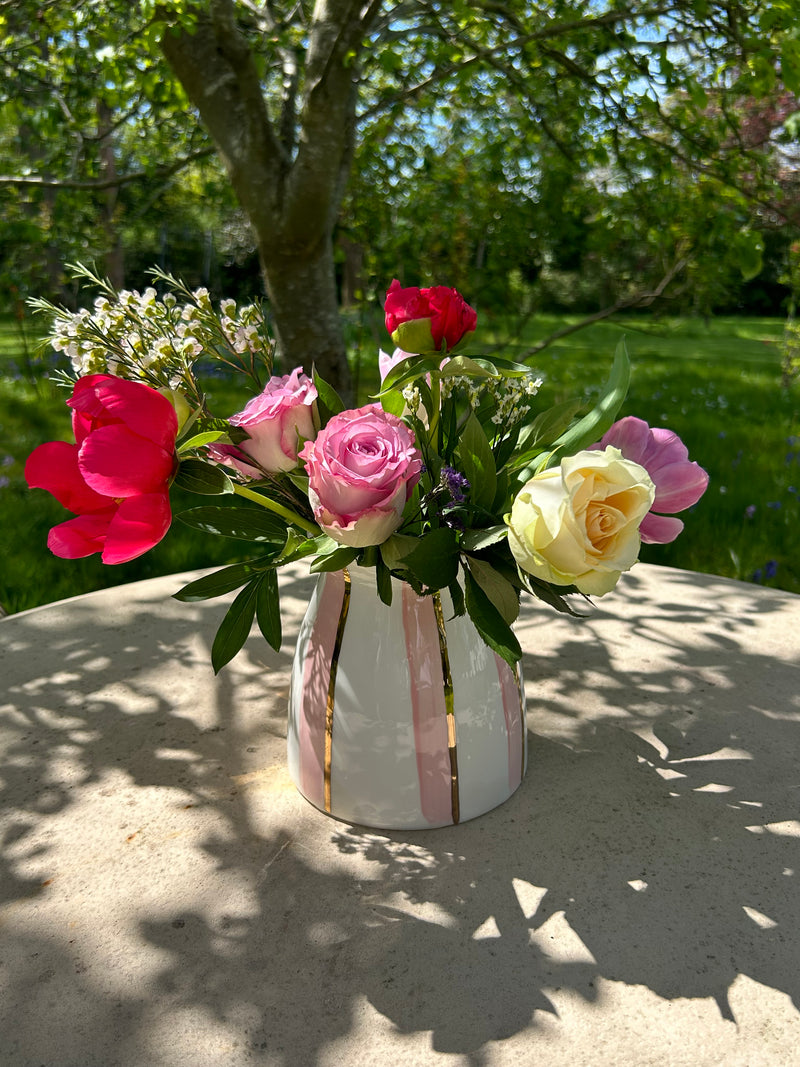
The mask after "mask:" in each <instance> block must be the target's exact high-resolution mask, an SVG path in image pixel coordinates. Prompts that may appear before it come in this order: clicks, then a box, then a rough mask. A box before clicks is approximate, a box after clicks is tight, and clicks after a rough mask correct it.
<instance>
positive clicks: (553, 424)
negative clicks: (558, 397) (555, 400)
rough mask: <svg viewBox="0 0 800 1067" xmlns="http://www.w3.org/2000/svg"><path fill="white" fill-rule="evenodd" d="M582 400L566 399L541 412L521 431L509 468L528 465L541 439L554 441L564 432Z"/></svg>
mask: <svg viewBox="0 0 800 1067" xmlns="http://www.w3.org/2000/svg"><path fill="white" fill-rule="evenodd" d="M581 407H582V404H581V402H580V400H566V401H565V402H564V403H563V404H556V405H555V406H554V407H552V408H548V409H547V411H542V412H540V413H539V414H538V415H537V416H536V418H535V419H534V420H533V422H530V423H528V425H527V426H525V427H523V429H522V430H521V431H520V434H519V438H518V440H517V452H516V454H515V455H514V458H513V459H511V460H510V461H509V463H508V469H509V470H519V468H520V467H526V466H527V465H528V464H529V463H530V461H531V459H532V458H533V457H534V450H535V448H536V446H537V445H538V443H539V442H540V441H545V442H549V441H553V440H554V439H555V438H557V437H558V435H559V434H561V433H563V432H564V431H565V430H566V428H567V427H568V426H569V424H570V423H571V422H572V420H573V418H574V417H575V415H576V414H577V413H578V411H579V410H580V409H581Z"/></svg>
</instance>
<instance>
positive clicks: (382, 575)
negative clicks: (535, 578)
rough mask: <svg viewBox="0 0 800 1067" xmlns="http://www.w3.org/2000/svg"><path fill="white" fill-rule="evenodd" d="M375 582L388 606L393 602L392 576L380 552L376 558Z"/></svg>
mask: <svg viewBox="0 0 800 1067" xmlns="http://www.w3.org/2000/svg"><path fill="white" fill-rule="evenodd" d="M375 582H376V584H377V586H378V596H379V597H380V598H381V600H382V601H383V603H384V604H386V605H387V607H388V606H389V605H390V604H391V603H392V576H391V574H390V573H389V568H388V567H387V566H386V564H385V563H384V562H383V557H382V556H381V555H380V554H379V555H378V556H377V558H376V560H375Z"/></svg>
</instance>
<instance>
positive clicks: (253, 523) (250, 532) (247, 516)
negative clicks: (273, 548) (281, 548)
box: [178, 507, 287, 545]
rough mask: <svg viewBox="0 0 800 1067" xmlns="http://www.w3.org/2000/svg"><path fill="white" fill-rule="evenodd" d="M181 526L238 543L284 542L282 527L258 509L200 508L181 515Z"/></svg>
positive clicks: (266, 513) (284, 533)
mask: <svg viewBox="0 0 800 1067" xmlns="http://www.w3.org/2000/svg"><path fill="white" fill-rule="evenodd" d="M178 518H179V519H180V520H181V522H184V523H186V525H187V526H192V527H193V528H194V529H195V530H202V531H203V532H204V533H211V534H218V535H220V536H222V537H236V538H238V539H239V540H241V541H268V542H270V543H272V544H275V545H284V544H285V542H286V530H287V527H286V523H285V522H284V521H283V519H279V518H278V516H277V515H273V514H272V512H269V511H265V510H264V509H262V508H220V507H200V508H192V509H191V510H190V511H183V512H181V514H180V515H179V516H178Z"/></svg>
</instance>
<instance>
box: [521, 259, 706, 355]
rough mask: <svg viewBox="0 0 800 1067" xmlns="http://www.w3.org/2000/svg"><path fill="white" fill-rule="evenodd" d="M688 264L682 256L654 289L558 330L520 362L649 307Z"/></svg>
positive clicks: (623, 300)
mask: <svg viewBox="0 0 800 1067" xmlns="http://www.w3.org/2000/svg"><path fill="white" fill-rule="evenodd" d="M688 262H689V258H688V256H681V258H680V259H677V260H676V261H675V262H674V263H673V264H672V266H671V267H670V268H669V270H668V271H667V273H666V274H665V275H664V277H663V278H662V279H661V281H660V282H659V283H658V285H656V287H655V288H654V289H640V290H639V291H638V292H635V293H631V294H630V296H624V297H620V299H619V300H617V301H616V302H615V303H614V304H611V306H610V307H607V308H603V309H602V310H601V311H595V313H594V314H593V315H587V316H586V317H585V318H583V319H581V320H580V322H575V323H572V325H570V326H564V327H563V329H561V330H556V331H555V333H551V334H550V336H549V337H546V338H545V339H544V341H540V342H539V344H538V345H534V346H533V348H528V349H526V350H525V351H524V352H523V353H522V355H521V356H519V357H518V359H519V361H520V362H524V361H525V360H526V359H528V358H529V357H530V356H535V355H536V354H537V352H541V351H542V349H544V348H548V347H549V346H550V345H551V344H553V342H554V341H558V340H560V339H561V338H562V337H568V336H569V335H570V334H571V333H577V332H578V330H583V329H584V328H585V327H587V326H591V325H592V324H593V323H595V322H602V321H603V319H608V318H610V317H611V316H612V315H616V313H617V312H618V311H625V310H626V309H628V308H642V307H649V306H650V305H651V304H652V303H653V302H654V301H655V300H658V298H659V297H661V296H663V295H664V290H665V289H666V288H667V286H668V285H669V284H670V282H671V281H672V280H673V279H674V278H675V276H676V275H678V274H680V272H681V271H682V270H683V269H684V267H686V265H687V263H688Z"/></svg>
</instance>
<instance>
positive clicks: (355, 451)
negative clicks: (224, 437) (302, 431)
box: [300, 404, 422, 548]
mask: <svg viewBox="0 0 800 1067" xmlns="http://www.w3.org/2000/svg"><path fill="white" fill-rule="evenodd" d="M300 459H301V460H303V462H304V463H305V465H306V470H307V472H308V480H309V485H308V499H309V501H310V503H311V506H312V508H313V509H314V518H315V519H316V520H317V522H318V523H319V525H320V526H321V527H322V529H323V530H324V531H325V532H326V533H327V534H328V535H329V536H330V537H332V538H333V539H334V541H338V542H339V543H340V544H342V545H349V546H350V547H352V548H365V547H366V546H367V545H379V544H381V543H382V542H383V541H385V540H386V538H387V537H389V536H390V535H391V534H392V533H394V531H395V530H396V529H397V527H398V526H399V525H400V523H401V521H402V517H403V508H404V507H405V505H406V501H407V500H408V498H409V496H410V495H411V491H412V490H413V488H414V486H415V485H416V484H417V482H418V481H419V476H420V473H421V471H422V457H421V455H420V453H419V451H418V450H417V447H416V443H415V440H414V435H413V433H412V432H411V430H409V428H408V427H407V426H406V424H405V423H404V422H403V421H402V419H399V418H397V416H396V415H390V414H389V413H388V412H386V411H384V410H383V408H382V407H381V406H380V405H379V404H370V405H368V406H367V407H363V408H357V409H355V410H352V411H343V412H342V413H341V414H339V415H334V417H333V418H332V419H331V420H330V422H329V423H328V425H327V426H326V427H325V429H324V430H321V431H320V433H319V435H318V437H317V439H316V441H307V442H306V444H305V445H304V447H303V450H302V451H301V452H300Z"/></svg>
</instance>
